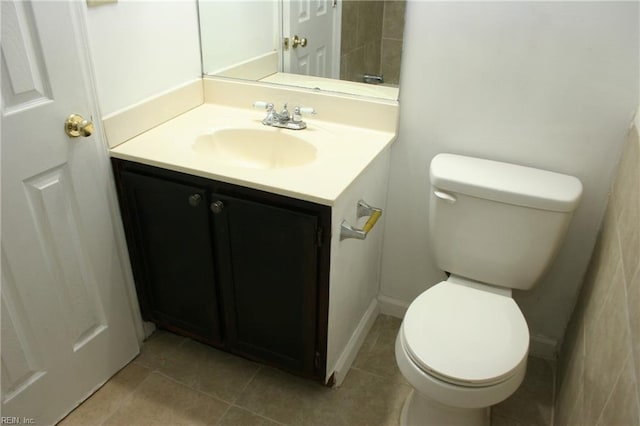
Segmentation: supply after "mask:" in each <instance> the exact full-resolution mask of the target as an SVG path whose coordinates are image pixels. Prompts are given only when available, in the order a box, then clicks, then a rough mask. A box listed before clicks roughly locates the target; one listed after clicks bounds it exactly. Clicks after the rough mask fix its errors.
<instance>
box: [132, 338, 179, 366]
mask: <svg viewBox="0 0 640 426" xmlns="http://www.w3.org/2000/svg"><path fill="white" fill-rule="evenodd" d="M186 341H187V339H186V338H185V337H182V336H178V335H177V334H173V333H169V332H168V331H164V330H156V332H155V333H153V334H152V335H151V337H149V339H147V340H146V341H145V342H144V344H143V345H142V348H141V349H140V355H138V357H137V358H136V359H135V360H134V361H133V362H135V363H136V364H139V365H142V366H144V367H147V368H150V369H152V370H155V369H156V368H158V367H160V366H162V365H164V363H165V362H166V361H167V358H168V357H170V356H171V354H173V353H174V352H175V351H176V350H177V349H178V347H179V346H180V345H181V344H182V343H184V342H186Z"/></svg>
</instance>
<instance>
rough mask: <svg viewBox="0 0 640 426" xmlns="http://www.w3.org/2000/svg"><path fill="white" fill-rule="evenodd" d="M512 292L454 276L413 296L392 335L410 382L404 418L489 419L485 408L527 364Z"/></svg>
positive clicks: (515, 382)
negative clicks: (395, 332)
mask: <svg viewBox="0 0 640 426" xmlns="http://www.w3.org/2000/svg"><path fill="white" fill-rule="evenodd" d="M509 293H510V292H509V291H508V290H505V289H497V288H491V287H488V286H484V285H482V284H480V283H474V282H472V281H468V280H465V279H463V278H460V277H455V276H451V277H449V279H448V280H447V281H443V282H441V283H439V284H436V285H435V286H433V287H431V288H430V289H429V290H427V291H425V292H424V293H422V294H421V295H420V296H418V298H416V300H414V302H413V303H412V304H411V306H410V307H409V309H408V310H407V313H406V315H405V317H404V320H403V322H402V326H401V328H400V332H399V333H398V336H397V338H396V348H395V351H396V360H397V363H398V366H399V368H400V371H401V372H402V374H403V376H404V377H405V378H406V379H407V381H408V382H409V383H410V384H411V385H412V386H413V388H414V391H413V394H412V396H410V398H409V399H408V400H407V401H406V402H405V405H404V407H403V414H402V420H401V424H404V425H416V424H424V423H423V419H427V418H428V419H430V421H432V422H433V423H431V424H434V425H436V424H437V425H461V426H462V425H487V424H489V423H488V422H489V420H488V419H489V415H488V407H489V406H491V405H494V404H497V403H498V402H500V401H502V400H504V399H506V398H507V397H509V396H510V395H511V394H512V393H513V392H514V391H515V390H516V389H517V388H518V386H520V383H521V382H522V379H523V378H524V374H525V371H526V364H527V353H528V348H529V331H528V328H527V324H526V322H525V320H524V317H523V315H522V313H521V312H520V310H519V309H518V307H517V305H516V304H515V302H514V301H513V299H511V297H510V294H509ZM443 324H445V325H446V326H444V327H443ZM424 395H429V397H424Z"/></svg>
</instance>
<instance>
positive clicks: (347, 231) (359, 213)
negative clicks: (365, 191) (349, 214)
mask: <svg viewBox="0 0 640 426" xmlns="http://www.w3.org/2000/svg"><path fill="white" fill-rule="evenodd" d="M365 216H369V219H368V220H367V223H365V224H364V226H363V227H362V229H359V228H354V227H353V226H351V225H349V223H348V222H347V221H346V220H343V221H342V223H341V224H340V241H342V240H345V239H347V238H355V239H356V240H364V239H365V238H367V234H368V233H369V231H371V230H372V229H373V227H374V226H375V224H376V222H377V221H378V219H380V216H382V209H379V208H377V207H372V206H370V205H369V204H367V203H365V202H364V201H363V200H360V201H358V207H357V209H356V218H358V219H360V218H361V217H365Z"/></svg>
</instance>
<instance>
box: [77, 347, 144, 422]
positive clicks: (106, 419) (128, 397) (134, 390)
mask: <svg viewBox="0 0 640 426" xmlns="http://www.w3.org/2000/svg"><path fill="white" fill-rule="evenodd" d="M136 358H137V356H136ZM134 360H135V358H134V359H133V360H131V361H130V362H129V363H128V364H127V365H125V366H124V367H123V368H122V369H121V370H120V371H122V370H124V369H125V368H127V367H128V366H130V365H131V364H132V363H133V361H134ZM135 365H137V366H138V367H142V368H145V369H147V370H149V374H147V377H145V378H144V379H142V380H141V381H140V383H138V384H137V385H136V386H134V388H133V389H132V390H131V392H129V394H128V395H127V396H125V397H124V398H122V399H121V400H120V401H118V403H116V407H115V409H114V410H113V411H112V412H111V413H109V414H108V415H107V416H105V418H104V419H102V421H101V422H100V426H102V425H104V424H105V423H106V422H107V421H108V420H109V419H110V418H112V417H113V416H114V415H115V414H116V413H117V412H118V411H119V410H120V409H121V408H122V407H123V406H124V403H125V402H127V401H129V400H130V399H132V398H133V394H134V393H136V391H137V390H138V389H139V388H140V387H141V386H142V384H143V383H144V382H146V381H147V380H149V377H150V376H151V374H153V369H151V368H147V367H143V366H140V364H135ZM112 379H113V377H111V378H110V379H109V381H110V380H112ZM107 383H108V382H107ZM105 385H106V383H105ZM101 389H102V388H101ZM94 395H95V393H94ZM91 396H93V395H91ZM84 402H86V400H85V401H84ZM84 402H83V404H84Z"/></svg>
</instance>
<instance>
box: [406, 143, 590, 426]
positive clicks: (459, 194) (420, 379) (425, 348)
mask: <svg viewBox="0 0 640 426" xmlns="http://www.w3.org/2000/svg"><path fill="white" fill-rule="evenodd" d="M430 181H431V188H430V189H431V191H430V192H431V194H430V197H431V202H430V210H429V230H430V240H431V246H432V249H433V253H434V256H435V260H436V263H437V265H438V266H439V267H440V268H441V269H442V270H444V271H446V273H447V274H448V279H447V280H446V281H442V282H440V283H438V284H436V285H434V286H432V287H430V288H429V289H427V290H426V291H425V292H423V293H422V294H420V295H419V296H418V297H417V298H416V299H415V300H414V301H413V302H412V303H411V305H410V306H409V308H408V309H407V312H406V314H405V317H404V319H403V321H402V325H401V327H400V331H399V332H398V336H397V338H396V347H395V352H396V361H397V363H398V366H399V368H400V371H401V372H402V374H403V375H404V377H405V378H406V379H407V381H408V382H409V383H410V384H411V386H412V387H413V390H412V391H411V393H410V394H409V396H408V398H407V400H406V401H405V403H404V406H403V408H402V414H401V419H400V423H401V424H402V425H411V426H413V425H434V426H435V425H437V426H463V425H464V426H472V425H488V424H489V421H490V417H489V415H490V413H489V407H490V406H491V405H494V404H497V403H499V402H500V401H503V400H504V399H506V398H508V397H509V396H510V395H511V394H512V393H513V392H515V390H516V389H517V388H518V387H519V386H520V384H521V383H522V379H523V378H524V375H525V371H526V367H527V354H528V352H529V329H528V327H527V322H526V320H525V318H524V316H523V315H522V312H521V311H520V309H519V308H518V305H517V304H516V303H515V301H514V300H513V298H512V297H511V291H512V289H518V290H529V289H531V288H532V287H533V286H534V285H535V284H536V283H537V281H538V280H539V279H540V277H541V275H542V274H543V273H544V272H545V271H546V270H547V268H548V267H549V265H550V264H551V262H552V260H553V259H554V257H555V255H556V254H557V252H558V249H559V248H560V246H561V244H562V241H563V239H564V236H565V234H566V231H567V228H568V226H569V223H570V221H571V217H572V215H573V211H574V210H575V208H576V207H577V205H578V202H579V201H580V197H581V195H582V184H581V183H580V181H579V180H578V179H577V178H575V177H573V176H568V175H563V174H559V173H554V172H549V171H544V170H539V169H534V168H530V167H524V166H518V165H514V164H507V163H502V162H498V161H491V160H485V159H480V158H473V157H466V156H461V155H454V154H438V155H436V156H435V157H434V158H433V160H432V162H431V167H430Z"/></svg>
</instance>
